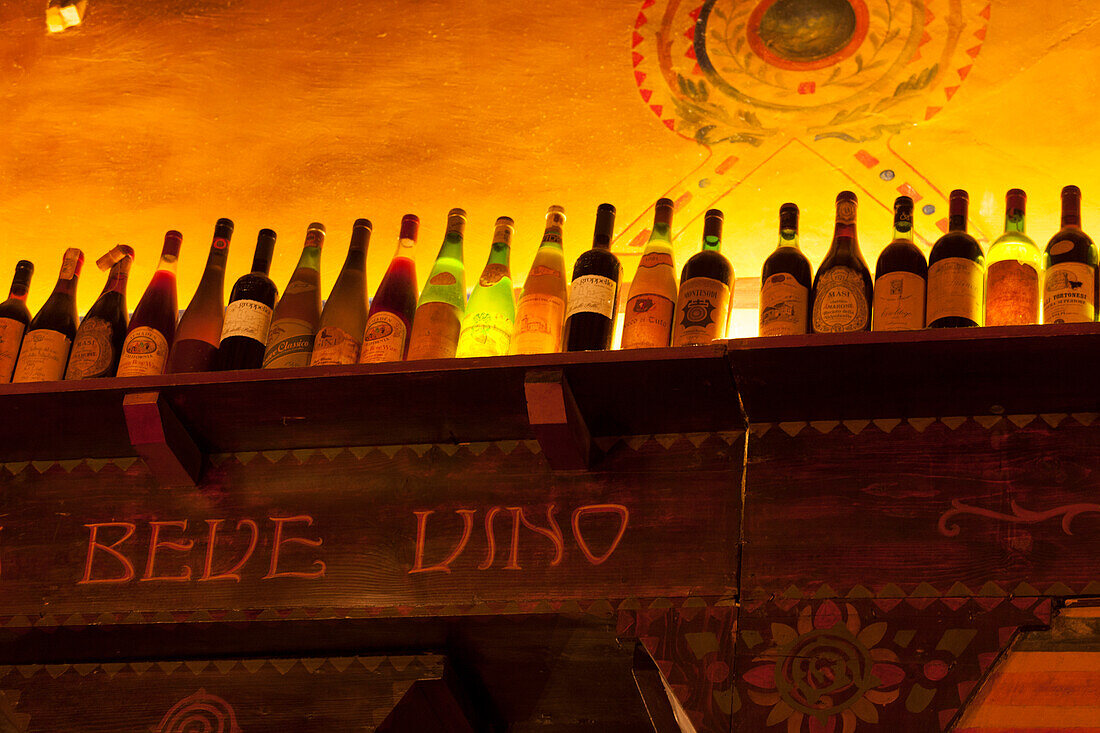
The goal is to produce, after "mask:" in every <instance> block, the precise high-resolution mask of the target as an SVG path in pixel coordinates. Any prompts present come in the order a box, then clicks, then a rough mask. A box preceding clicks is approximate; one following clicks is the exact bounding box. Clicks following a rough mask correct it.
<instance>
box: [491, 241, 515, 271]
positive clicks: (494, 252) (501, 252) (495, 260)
mask: <svg viewBox="0 0 1100 733" xmlns="http://www.w3.org/2000/svg"><path fill="white" fill-rule="evenodd" d="M511 253H512V245H511V243H510V242H508V241H507V240H505V241H497V242H493V246H492V248H491V249H490V250H489V261H488V262H486V263H485V264H486V266H489V265H504V266H505V267H508V259H509V256H510V255H511Z"/></svg>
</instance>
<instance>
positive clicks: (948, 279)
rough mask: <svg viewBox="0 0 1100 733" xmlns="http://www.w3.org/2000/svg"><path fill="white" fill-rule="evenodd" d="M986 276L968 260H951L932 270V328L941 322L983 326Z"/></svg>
mask: <svg viewBox="0 0 1100 733" xmlns="http://www.w3.org/2000/svg"><path fill="white" fill-rule="evenodd" d="M984 299H985V273H984V272H982V266H981V265H980V264H978V263H977V262H975V261H974V260H969V259H967V258H965V257H947V258H945V259H942V260H939V261H937V262H936V263H935V264H933V265H931V266H930V267H929V268H928V314H927V316H926V317H925V319H924V320H925V322H926V323H927V324H928V325H929V326H931V325H932V324H933V323H935V322H936V321H938V320H939V319H941V318H967V319H969V320H971V321H974V323H976V324H978V325H979V326H980V325H982V302H983V301H984Z"/></svg>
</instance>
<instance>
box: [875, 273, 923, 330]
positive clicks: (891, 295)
mask: <svg viewBox="0 0 1100 733" xmlns="http://www.w3.org/2000/svg"><path fill="white" fill-rule="evenodd" d="M924 291H925V283H924V278H923V277H921V276H920V275H916V274H914V273H912V272H900V271H899V272H888V273H886V274H885V275H883V276H882V277H880V278H877V279H876V280H875V294H874V296H873V305H872V308H871V329H872V330H874V331H916V330H919V329H921V328H924Z"/></svg>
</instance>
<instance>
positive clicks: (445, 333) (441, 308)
mask: <svg viewBox="0 0 1100 733" xmlns="http://www.w3.org/2000/svg"><path fill="white" fill-rule="evenodd" d="M461 328H462V310H461V309H459V308H456V307H455V306H453V305H451V304H449V303H438V302H433V303H424V304H423V305H421V306H419V307H417V309H416V315H415V316H414V317H413V325H412V333H411V334H410V335H409V359H410V360H412V359H450V358H451V357H453V356H454V355H455V349H456V348H457V346H458V334H459V331H460V329H461Z"/></svg>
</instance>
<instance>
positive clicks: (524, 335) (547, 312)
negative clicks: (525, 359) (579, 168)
mask: <svg viewBox="0 0 1100 733" xmlns="http://www.w3.org/2000/svg"><path fill="white" fill-rule="evenodd" d="M564 224H565V208H564V207H562V206H551V207H550V208H549V209H547V211H546V230H545V231H544V232H543V234H542V243H541V244H540V245H539V248H538V251H537V252H535V261H534V262H533V263H532V264H531V269H530V271H529V272H528V273H527V280H525V281H524V283H523V295H521V296H520V299H519V304H518V305H517V306H516V335H515V338H514V339H513V346H514V351H515V352H516V353H517V354H552V353H555V352H558V351H561V333H562V328H563V327H564V325H565V301H566V288H565V253H564V251H563V249H562V226H563V225H564Z"/></svg>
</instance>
